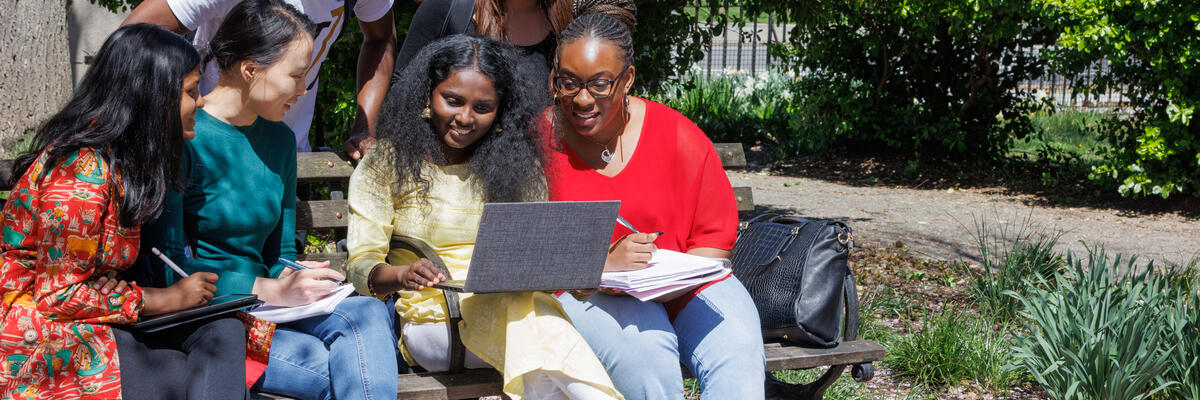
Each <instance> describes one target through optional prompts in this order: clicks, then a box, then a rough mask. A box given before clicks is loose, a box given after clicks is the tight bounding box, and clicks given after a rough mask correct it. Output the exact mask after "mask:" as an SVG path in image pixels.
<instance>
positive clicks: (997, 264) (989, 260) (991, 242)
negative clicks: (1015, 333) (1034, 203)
mask: <svg viewBox="0 0 1200 400" xmlns="http://www.w3.org/2000/svg"><path fill="white" fill-rule="evenodd" d="M1031 216H1032V210H1031V211H1030V214H1027V215H1026V216H1025V217H1024V219H1021V220H1017V221H1012V222H1011V223H1005V222H1004V221H1000V222H989V221H988V219H987V218H978V219H976V220H975V227H974V231H973V232H970V231H968V234H970V235H971V236H972V238H973V239H975V244H976V246H977V247H976V248H977V250H978V251H979V254H980V262H981V264H982V270H976V269H973V268H971V267H970V266H968V265H967V264H965V263H963V264H955V265H956V268H957V270H958V272H959V273H960V274H961V275H963V277H964V278H965V279H966V280H967V293H968V294H970V295H971V298H972V299H973V300H974V301H975V302H976V303H977V304H979V305H980V306H981V307H982V308H983V309H984V311H986V312H987V313H989V314H991V315H993V316H994V317H996V318H998V319H1000V320H1003V321H1008V320H1010V319H1012V317H1013V316H1015V315H1016V312H1017V308H1018V304H1017V300H1016V298H1014V297H1013V296H1010V295H1008V294H1007V292H1013V293H1018V294H1024V293H1025V292H1026V291H1027V290H1030V289H1033V288H1034V287H1035V286H1034V285H1031V284H1030V283H1031V282H1032V283H1036V282H1042V281H1045V280H1049V279H1051V278H1053V277H1054V274H1055V273H1056V272H1057V271H1058V270H1059V269H1060V268H1062V257H1061V256H1059V255H1058V254H1057V253H1055V252H1054V246H1055V245H1056V244H1057V243H1058V239H1059V237H1061V236H1062V235H1061V234H1055V233H1048V232H1045V231H1041V230H1037V229H1036V228H1034V224H1033V221H1031V220H1030V218H1031Z"/></svg>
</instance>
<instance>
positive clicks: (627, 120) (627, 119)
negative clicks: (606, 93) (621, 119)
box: [622, 96, 629, 124]
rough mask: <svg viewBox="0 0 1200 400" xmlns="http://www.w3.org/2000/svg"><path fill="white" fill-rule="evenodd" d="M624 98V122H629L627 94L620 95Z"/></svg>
mask: <svg viewBox="0 0 1200 400" xmlns="http://www.w3.org/2000/svg"><path fill="white" fill-rule="evenodd" d="M622 99H623V100H625V124H629V96H625V97H622Z"/></svg>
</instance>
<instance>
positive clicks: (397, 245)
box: [391, 235, 467, 373]
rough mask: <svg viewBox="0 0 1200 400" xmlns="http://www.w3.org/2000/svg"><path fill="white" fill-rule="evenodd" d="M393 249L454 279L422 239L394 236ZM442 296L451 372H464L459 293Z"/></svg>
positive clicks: (464, 353) (450, 291)
mask: <svg viewBox="0 0 1200 400" xmlns="http://www.w3.org/2000/svg"><path fill="white" fill-rule="evenodd" d="M391 248H393V249H404V250H408V251H411V252H413V254H416V255H417V257H421V258H425V259H428V260H429V261H430V262H433V265H436V266H437V267H438V269H439V270H441V271H442V273H443V274H445V275H446V279H447V280H450V279H454V278H453V277H452V276H450V269H449V268H447V267H446V263H445V262H444V261H442V257H441V256H439V255H438V254H437V252H435V251H433V248H431V247H429V245H428V244H426V243H425V242H424V241H421V240H420V239H417V238H414V237H411V236H405V235H395V236H392V243H391ZM442 295H443V296H445V298H446V316H447V317H449V319H450V321H448V322H447V323H446V327H447V328H448V329H449V331H450V372H451V373H458V372H461V371H462V370H463V363H464V360H465V359H466V355H467V349H466V347H464V346H463V344H462V337H461V335H460V334H459V332H458V322H459V321H461V320H462V312H461V311H459V307H458V293H455V292H454V291H452V290H442Z"/></svg>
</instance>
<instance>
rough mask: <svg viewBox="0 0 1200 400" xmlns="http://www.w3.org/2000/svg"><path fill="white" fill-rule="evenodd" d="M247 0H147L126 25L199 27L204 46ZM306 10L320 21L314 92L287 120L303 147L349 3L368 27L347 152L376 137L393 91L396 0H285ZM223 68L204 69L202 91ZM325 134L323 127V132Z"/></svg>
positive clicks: (310, 84) (307, 82) (310, 78)
mask: <svg viewBox="0 0 1200 400" xmlns="http://www.w3.org/2000/svg"><path fill="white" fill-rule="evenodd" d="M240 1H241V0H146V1H144V2H142V4H141V5H138V6H137V8H135V9H134V10H133V13H131V14H130V15H129V17H128V18H126V19H125V22H124V24H126V25H128V24H132V23H138V22H146V23H152V24H155V25H158V26H161V27H163V28H166V29H167V30H170V31H174V32H179V33H183V32H186V31H195V32H196V37H195V44H196V46H197V47H198V48H201V49H204V48H206V47H207V45H208V42H209V41H210V40H212V38H213V35H214V34H215V33H216V31H217V28H218V27H219V26H220V25H221V21H222V20H223V19H225V14H227V13H229V10H230V9H231V8H233V6H235V5H237V4H238V3H239V2H240ZM285 2H286V3H288V4H290V5H292V6H293V7H296V8H297V9H299V10H300V11H301V12H303V13H304V14H305V15H306V16H307V17H308V18H309V19H310V20H312V21H313V22H314V23H315V24H316V26H317V33H316V35H315V38H314V40H313V44H314V46H313V53H312V56H311V58H310V59H309V67H308V69H307V70H305V71H304V75H303V77H304V88H305V90H308V93H307V94H306V95H304V96H301V97H300V99H299V100H298V101H297V102H296V104H295V105H294V106H293V107H292V109H291V110H289V111H288V112H287V115H286V116H285V117H284V119H283V122H284V123H286V124H287V125H288V127H290V128H292V131H293V132H294V134H295V137H296V149H297V150H298V151H302V152H307V151H312V149H311V147H310V146H309V143H308V133H309V128H310V127H311V126H312V120H313V113H314V111H315V110H314V108H315V107H316V102H317V89H318V86H319V85H318V82H317V77H318V75H319V72H320V70H321V63H322V62H324V61H325V56H326V55H328V54H329V50H330V48H332V47H333V44H334V42H336V41H337V38H338V35H340V34H341V32H342V28H343V26H344V25H345V24H346V23H347V19H348V16H349V12H350V11H351V10H349V9H348V6H352V7H353V11H354V15H355V16H356V17H358V21H359V27H361V28H362V32H363V44H362V50H360V51H359V54H358V70H357V79H358V97H357V100H358V101H357V104H358V109H357V112H356V116H355V120H354V127H353V128H352V129H351V132H350V136H351V139H350V140H349V141H347V145H346V148H347V152H351V153H353V151H351V150H352V149H351V148H352V147H355V146H357V143H358V142H359V140H358V139H355V138H363V137H370V136H374V132H375V121H376V117H377V116H378V115H379V108H380V107H381V106H382V104H383V98H384V96H385V95H387V91H388V82H389V76H390V74H391V72H392V65H393V62H394V61H395V53H396V26H395V22H393V21H392V0H357V1H355V0H285ZM217 74H218V72H217V68H216V67H213V66H212V65H211V64H210V65H209V66H208V67H207V68H205V69H204V78H203V79H202V80H201V84H200V90H201V92H202V93H203V94H208V92H209V91H211V90H212V89H213V87H215V86H216V84H217V78H218V76H217ZM318 134H321V132H318Z"/></svg>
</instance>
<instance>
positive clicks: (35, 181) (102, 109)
mask: <svg viewBox="0 0 1200 400" xmlns="http://www.w3.org/2000/svg"><path fill="white" fill-rule="evenodd" d="M199 64H200V56H199V54H198V53H197V52H196V50H195V49H194V48H193V47H192V46H191V45H190V44H189V43H188V42H187V41H186V40H185V39H183V38H182V37H180V36H178V35H176V34H173V33H170V32H167V31H164V30H162V29H159V28H157V27H153V26H150V25H135V26H129V27H124V28H121V29H119V30H117V31H116V32H115V33H113V34H112V36H110V37H109V38H108V40H107V41H106V42H105V43H104V45H103V47H101V49H100V51H99V52H98V53H97V54H96V58H95V61H94V63H93V65H92V67H91V68H90V69H89V70H88V72H87V75H85V77H84V79H83V81H82V83H81V84H80V87H79V88H78V89H77V90H76V91H75V93H74V94H73V96H72V98H71V100H70V101H69V102H68V103H67V104H66V106H64V108H63V109H62V110H61V111H59V112H58V113H57V114H55V115H54V116H52V117H51V118H50V119H49V120H48V121H46V123H45V124H43V125H42V126H41V128H40V129H39V130H38V132H37V136H36V139H35V143H34V146H33V148H32V149H31V150H30V151H29V153H27V154H26V155H24V156H22V157H21V158H19V159H18V160H17V162H16V164H15V165H14V167H13V169H14V171H13V172H14V173H13V175H14V176H18V175H19V176H20V178H19V179H18V180H17V182H16V183H15V184H14V185H13V187H12V190H11V192H10V194H9V196H8V199H7V203H6V204H5V205H4V208H3V212H2V216H3V217H2V219H0V237H2V240H0V389H2V390H0V399H73V398H82V397H87V398H108V399H113V398H123V397H125V398H182V397H188V398H214V399H229V398H243V397H245V394H246V387H245V385H244V384H242V381H243V377H244V369H243V368H244V357H245V341H244V340H245V339H244V337H245V336H244V331H243V329H244V328H242V326H241V324H240V323H239V322H238V321H237V320H236V319H235V318H218V319H216V320H213V321H206V322H202V323H196V324H190V325H188V326H187V328H173V329H168V330H166V331H162V332H164V333H163V334H160V335H154V334H143V333H131V332H128V331H123V330H121V329H119V328H117V327H114V326H112V324H124V323H131V322H134V321H137V320H138V318H139V317H141V316H145V315H154V314H160V313H166V312H171V311H176V310H181V309H186V308H191V307H195V306H198V305H202V304H204V303H205V302H207V301H208V300H209V299H211V298H212V294H213V292H214V291H215V286H214V284H215V283H216V280H217V279H216V275H215V274H211V273H197V274H193V275H191V276H190V277H188V278H186V279H183V280H181V281H180V282H178V283H176V284H175V285H172V286H170V287H167V288H148V287H141V286H139V285H137V284H136V283H134V282H125V281H122V280H119V279H118V278H116V274H117V273H118V272H120V271H123V270H125V269H127V268H129V267H130V266H131V265H132V264H133V263H134V260H135V259H137V251H138V245H139V240H140V230H141V224H142V223H144V222H147V221H149V220H152V219H154V218H155V217H156V216H157V215H158V213H159V211H160V209H161V206H162V202H163V197H164V194H165V193H166V191H167V189H168V188H169V187H170V186H171V185H172V184H174V183H175V182H177V179H176V176H175V175H176V171H178V170H179V166H178V165H177V164H178V161H177V160H178V159H179V157H178V155H179V152H180V149H181V146H182V143H183V141H184V140H185V139H188V138H190V137H191V135H192V125H193V124H194V122H193V121H194V120H193V115H194V113H195V111H194V110H195V107H196V105H197V103H200V104H202V103H203V100H202V99H201V98H200V97H199V94H198V92H197V89H196V86H197V81H198V80H199V70H198V66H199ZM181 329H186V330H181ZM163 343H168V346H171V345H170V344H169V343H174V346H173V347H177V348H176V349H173V350H170V351H172V352H168V353H163V351H167V350H164V349H162V348H161V347H162V345H163ZM192 350H196V351H192ZM147 355H152V356H147ZM147 361H149V362H147ZM150 362H152V363H150Z"/></svg>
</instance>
